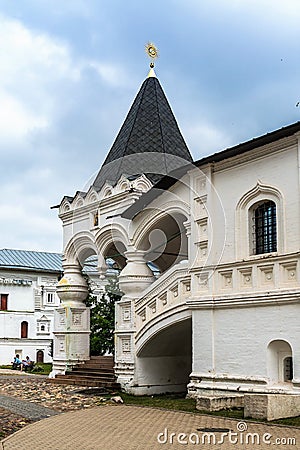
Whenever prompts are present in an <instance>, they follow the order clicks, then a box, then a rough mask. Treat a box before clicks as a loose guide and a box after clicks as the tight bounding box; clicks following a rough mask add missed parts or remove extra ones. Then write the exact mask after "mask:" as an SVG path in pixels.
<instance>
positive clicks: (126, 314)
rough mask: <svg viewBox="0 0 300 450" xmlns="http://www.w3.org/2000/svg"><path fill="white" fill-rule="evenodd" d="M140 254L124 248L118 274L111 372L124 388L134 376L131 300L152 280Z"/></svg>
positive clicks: (133, 315) (132, 306) (133, 314)
mask: <svg viewBox="0 0 300 450" xmlns="http://www.w3.org/2000/svg"><path fill="white" fill-rule="evenodd" d="M144 254H145V253H144V252H143V251H139V250H136V251H127V252H126V253H125V256H126V258H127V264H126V266H125V267H124V269H123V270H122V272H121V273H120V275H119V287H120V290H121V291H122V292H124V295H123V297H122V300H120V301H119V302H117V303H116V316H115V317H116V324H115V333H116V348H115V373H116V375H117V376H118V382H119V383H120V384H121V386H122V388H124V389H125V390H126V389H128V388H129V387H130V386H131V385H132V384H133V383H134V376H135V348H134V346H135V342H134V336H135V301H136V300H138V299H139V298H140V296H141V294H142V293H143V291H144V290H145V289H146V288H147V287H149V286H150V285H151V284H152V283H153V281H154V279H155V278H154V276H153V273H152V271H151V270H150V269H149V267H148V266H147V263H146V261H145V259H144Z"/></svg>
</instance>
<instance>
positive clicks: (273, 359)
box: [267, 339, 293, 384]
mask: <svg viewBox="0 0 300 450" xmlns="http://www.w3.org/2000/svg"><path fill="white" fill-rule="evenodd" d="M267 369H268V377H269V379H270V382H271V383H273V384H274V383H286V382H291V381H292V379H293V349H292V346H291V344H290V343H289V342H288V341H286V340H283V339H276V340H273V341H271V342H269V344H268V347H267Z"/></svg>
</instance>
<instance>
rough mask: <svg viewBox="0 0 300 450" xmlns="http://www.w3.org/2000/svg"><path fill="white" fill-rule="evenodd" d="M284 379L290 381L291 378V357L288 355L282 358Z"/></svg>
mask: <svg viewBox="0 0 300 450" xmlns="http://www.w3.org/2000/svg"><path fill="white" fill-rule="evenodd" d="M283 370H284V374H283V376H284V381H292V379H293V358H292V357H291V356H288V357H287V358H285V359H284V360H283Z"/></svg>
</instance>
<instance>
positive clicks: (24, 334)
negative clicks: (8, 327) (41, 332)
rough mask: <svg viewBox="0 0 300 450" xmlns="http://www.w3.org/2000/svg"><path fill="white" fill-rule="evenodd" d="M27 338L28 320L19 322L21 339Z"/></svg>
mask: <svg viewBox="0 0 300 450" xmlns="http://www.w3.org/2000/svg"><path fill="white" fill-rule="evenodd" d="M26 338H28V322H26V321H23V322H22V323H21V339H26Z"/></svg>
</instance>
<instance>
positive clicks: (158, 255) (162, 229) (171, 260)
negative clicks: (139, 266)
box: [139, 213, 188, 273]
mask: <svg viewBox="0 0 300 450" xmlns="http://www.w3.org/2000/svg"><path fill="white" fill-rule="evenodd" d="M186 220H187V218H186V217H185V216H184V215H183V214H181V213H174V214H172V215H170V214H165V215H164V216H163V217H161V218H160V219H159V220H158V221H157V222H155V223H154V224H153V225H152V226H151V228H150V229H149V230H148V231H147V235H146V236H145V237H144V238H143V240H142V241H141V244H140V246H139V247H140V249H141V250H144V251H145V260H146V261H147V263H148V264H149V266H150V268H151V265H152V266H153V267H154V270H156V271H159V272H160V273H163V272H165V271H166V270H168V269H169V268H170V267H172V266H173V265H175V264H177V263H179V262H180V261H184V260H187V259H188V239H187V235H186V228H185V226H184V222H186Z"/></svg>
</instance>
